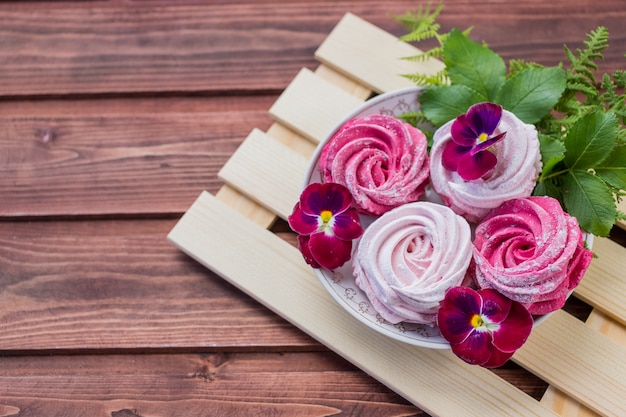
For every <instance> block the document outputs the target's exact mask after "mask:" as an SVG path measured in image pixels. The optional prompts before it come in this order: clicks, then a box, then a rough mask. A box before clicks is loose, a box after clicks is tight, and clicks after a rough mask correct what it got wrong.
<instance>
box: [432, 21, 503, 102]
mask: <svg viewBox="0 0 626 417" xmlns="http://www.w3.org/2000/svg"><path fill="white" fill-rule="evenodd" d="M443 62H444V63H445V64H446V70H447V72H448V77H449V78H450V82H451V83H452V84H458V85H465V86H466V87H468V88H470V89H471V90H474V91H475V92H476V93H477V94H478V95H479V96H480V100H479V101H494V99H495V97H496V94H497V92H498V90H499V89H500V87H501V86H502V84H503V83H504V80H505V78H506V66H505V64H504V60H503V59H502V58H501V57H500V56H499V55H498V54H496V53H495V52H493V51H492V50H491V49H489V48H487V47H486V46H484V45H481V44H479V43H477V42H474V41H473V40H471V39H469V38H468V37H467V36H466V35H464V34H463V33H462V32H461V31H459V30H458V29H453V30H452V31H450V34H449V35H448V37H447V39H446V40H445V42H444V44H443Z"/></svg>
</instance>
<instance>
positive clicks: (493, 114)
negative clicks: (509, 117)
mask: <svg viewBox="0 0 626 417" xmlns="http://www.w3.org/2000/svg"><path fill="white" fill-rule="evenodd" d="M466 118H467V123H468V124H469V125H470V126H472V128H473V129H474V131H475V132H476V133H478V135H480V134H482V133H485V134H487V135H491V134H492V133H493V132H494V131H495V130H496V127H498V124H499V123H500V119H501V118H502V106H500V105H498V104H495V103H488V102H485V103H478V104H474V105H473V106H471V107H470V108H469V109H468V110H467V113H466ZM478 135H477V136H478Z"/></svg>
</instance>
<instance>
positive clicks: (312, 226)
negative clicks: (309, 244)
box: [287, 203, 318, 235]
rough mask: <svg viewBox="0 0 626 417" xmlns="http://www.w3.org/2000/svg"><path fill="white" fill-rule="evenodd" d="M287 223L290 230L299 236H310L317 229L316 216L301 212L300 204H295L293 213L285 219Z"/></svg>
mask: <svg viewBox="0 0 626 417" xmlns="http://www.w3.org/2000/svg"><path fill="white" fill-rule="evenodd" d="M287 222H288V223H289V227H291V230H293V231H294V232H296V233H298V234H300V235H310V234H311V233H314V232H315V231H317V228H318V223H317V216H312V215H309V214H306V213H305V212H304V211H302V209H301V208H300V203H297V204H296V206H295V207H294V208H293V212H292V213H291V215H290V216H289V217H287Z"/></svg>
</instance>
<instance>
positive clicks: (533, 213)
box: [473, 197, 592, 314]
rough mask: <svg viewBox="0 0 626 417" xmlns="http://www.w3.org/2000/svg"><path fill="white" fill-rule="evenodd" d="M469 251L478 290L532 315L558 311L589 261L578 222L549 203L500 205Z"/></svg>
mask: <svg viewBox="0 0 626 417" xmlns="http://www.w3.org/2000/svg"><path fill="white" fill-rule="evenodd" d="M474 247H475V248H474V255H473V258H474V262H475V264H476V271H475V274H476V275H475V277H476V281H477V283H478V285H479V286H480V287H481V288H493V289H495V290H497V291H499V292H500V293H502V294H503V295H504V296H506V297H508V298H510V299H512V300H514V301H518V302H520V303H522V304H524V306H525V307H526V308H527V309H528V311H529V312H530V313H531V314H546V313H549V312H552V311H554V310H557V309H559V308H561V307H563V305H564V304H565V300H566V299H567V297H568V295H569V293H570V291H572V290H573V289H574V288H575V287H576V286H577V285H578V284H579V283H580V280H581V279H582V277H583V275H584V274H585V271H586V270H587V267H588V266H589V263H590V262H591V258H592V252H591V251H589V250H588V249H586V248H585V246H584V242H583V235H582V232H581V230H580V227H579V226H578V221H577V220H576V218H575V217H572V216H570V215H569V214H567V213H565V212H564V211H563V210H562V209H561V205H560V204H559V202H558V201H557V200H556V199H554V198H552V197H528V198H518V199H514V200H510V201H507V202H506V203H504V204H502V205H501V206H500V207H498V208H497V209H495V210H493V211H492V212H491V213H489V215H488V216H487V217H485V219H484V220H483V222H481V223H480V224H479V225H478V226H477V227H476V237H475V239H474Z"/></svg>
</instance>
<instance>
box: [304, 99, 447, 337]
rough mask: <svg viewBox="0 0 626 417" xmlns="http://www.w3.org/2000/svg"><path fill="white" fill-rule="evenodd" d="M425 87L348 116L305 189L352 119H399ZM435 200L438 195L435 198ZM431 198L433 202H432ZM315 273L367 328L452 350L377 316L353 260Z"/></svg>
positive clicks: (431, 332)
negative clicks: (383, 116) (357, 278)
mask: <svg viewBox="0 0 626 417" xmlns="http://www.w3.org/2000/svg"><path fill="white" fill-rule="evenodd" d="M420 91H421V88H417V87H410V88H407V89H403V90H396V91H393V92H390V93H386V94H381V95H379V96H377V97H374V98H372V99H370V100H368V101H366V102H365V103H364V104H363V105H362V106H360V107H359V108H357V109H356V110H354V111H353V112H352V113H350V114H349V115H348V116H346V117H345V118H344V119H343V120H342V121H341V122H340V123H338V124H337V126H336V127H335V128H334V129H333V130H332V132H331V133H330V134H329V135H328V136H327V137H326V139H325V140H323V141H322V142H321V143H320V144H319V146H318V147H317V150H316V151H315V154H314V155H313V157H312V158H311V162H310V163H309V167H308V170H307V173H306V175H305V178H304V184H303V188H304V187H306V186H307V185H308V184H311V183H314V182H321V178H320V173H319V156H320V153H321V151H322V148H323V146H324V144H325V143H326V142H327V141H328V139H329V138H330V137H331V136H332V135H333V134H334V133H335V132H336V131H337V129H339V128H340V127H341V126H343V125H344V124H345V123H346V122H347V121H348V120H350V119H352V118H355V117H362V116H367V115H370V114H386V115H390V116H399V115H401V114H403V113H406V112H408V111H411V110H416V109H417V108H418V107H419V103H418V100H417V99H418V96H419V93H420ZM431 198H434V196H432V195H431ZM431 198H429V199H431ZM373 220H374V219H373V218H371V217H367V216H361V222H362V224H363V226H364V227H367V226H368V225H369V224H370V223H371V222H372V221H373ZM357 244H358V240H357V241H354V243H353V248H356V246H357ZM315 273H316V274H317V276H318V277H319V279H320V281H321V282H322V284H323V285H324V287H326V289H327V290H328V292H329V293H330V294H331V296H332V297H333V298H334V299H335V300H336V301H337V302H338V303H339V304H340V305H341V306H342V307H344V308H345V309H346V310H347V311H348V312H349V313H350V314H352V315H353V316H354V317H355V318H356V319H357V320H358V321H360V322H361V323H363V324H365V325H366V326H368V327H370V328H372V329H374V330H376V331H377V332H380V333H383V334H385V335H387V336H389V337H392V338H394V339H397V340H400V341H403V342H406V343H410V344H413V345H418V346H424V347H428V348H435V349H449V348H450V345H449V344H448V342H447V341H446V340H445V339H444V338H443V337H442V336H441V334H440V333H439V330H438V329H437V328H436V327H431V326H427V325H420V324H413V323H398V324H391V323H389V322H387V321H385V320H384V319H383V318H382V317H381V316H380V315H379V314H377V313H376V311H375V310H374V308H373V307H372V305H371V304H370V302H369V300H368V299H367V296H366V295H365V293H364V292H363V291H361V289H360V288H359V287H357V286H356V284H355V282H354V276H353V275H352V261H348V262H346V264H344V265H343V266H342V267H340V268H337V269H335V270H333V271H331V270H328V269H324V268H320V269H315Z"/></svg>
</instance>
